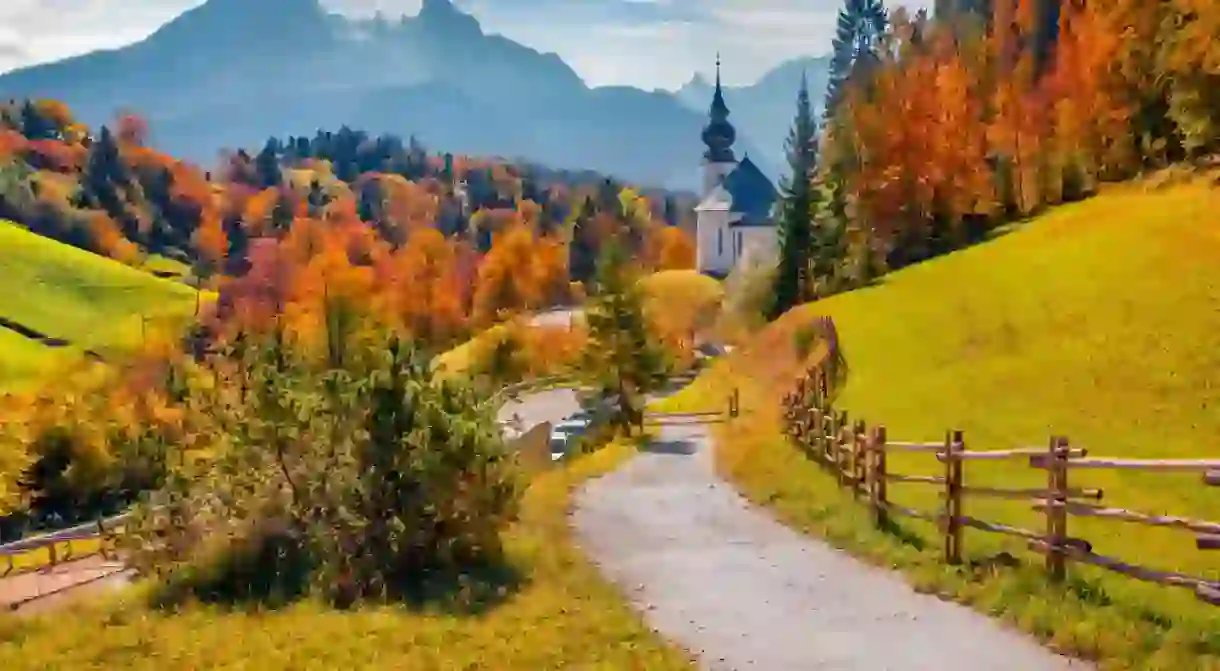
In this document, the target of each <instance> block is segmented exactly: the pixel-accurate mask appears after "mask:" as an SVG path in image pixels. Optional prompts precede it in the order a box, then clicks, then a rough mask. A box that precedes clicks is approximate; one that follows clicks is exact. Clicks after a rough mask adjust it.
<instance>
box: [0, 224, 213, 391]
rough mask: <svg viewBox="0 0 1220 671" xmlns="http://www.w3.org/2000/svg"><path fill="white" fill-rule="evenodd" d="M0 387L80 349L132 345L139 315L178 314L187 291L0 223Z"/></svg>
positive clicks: (191, 301) (191, 305)
mask: <svg viewBox="0 0 1220 671" xmlns="http://www.w3.org/2000/svg"><path fill="white" fill-rule="evenodd" d="M0 249H3V250H4V254H3V255H0V295H3V296H4V298H3V300H0V319H3V322H0V323H2V324H5V326H3V327H0V389H5V388H13V387H16V386H20V385H22V384H24V383H26V382H30V381H33V380H34V379H35V378H37V376H38V375H40V374H42V373H44V372H47V371H49V370H51V369H53V368H54V366H56V365H57V364H59V363H64V362H67V361H71V360H74V359H76V358H79V357H80V356H81V355H82V354H83V353H84V352H85V351H92V352H95V353H97V354H99V355H102V356H106V355H107V354H109V353H111V352H115V351H121V350H124V349H128V348H131V347H134V346H137V345H138V344H139V342H140V338H141V328H142V319H143V318H150V319H154V320H159V319H162V318H172V317H175V316H185V315H190V314H192V313H193V311H194V309H195V290H194V289H192V288H191V287H188V286H186V285H184V284H180V283H176V282H172V281H169V280H163V279H159V278H157V277H154V276H152V275H150V274H148V273H144V272H141V271H139V270H135V269H133V268H130V267H128V266H125V265H123V264H121V263H118V262H116V261H112V260H110V259H107V258H105V257H102V256H97V255H95V254H91V253H89V252H85V251H82V250H79V249H76V248H75V247H70V246H68V245H65V244H62V243H59V242H55V241H54V240H50V239H47V238H44V237H41V236H38V235H35V234H33V233H30V232H29V231H27V230H25V229H24V228H21V227H19V226H17V225H15V224H12V223H9V222H5V221H0Z"/></svg>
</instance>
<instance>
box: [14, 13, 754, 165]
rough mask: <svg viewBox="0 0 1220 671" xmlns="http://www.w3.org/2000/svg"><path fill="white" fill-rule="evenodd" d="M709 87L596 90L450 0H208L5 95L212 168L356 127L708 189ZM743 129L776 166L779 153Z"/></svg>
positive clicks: (53, 66) (17, 82)
mask: <svg viewBox="0 0 1220 671" xmlns="http://www.w3.org/2000/svg"><path fill="white" fill-rule="evenodd" d="M710 95H711V94H710V93H708V95H707V96H706V97H705V98H704V100H703V101H702V109H699V107H700V106H699V105H694V104H692V105H686V104H683V103H682V102H680V101H679V99H678V98H677V97H675V96H674V95H673V94H672V93H667V92H645V91H641V90H638V89H634V88H630V87H598V88H590V87H589V86H587V85H586V84H585V83H584V81H583V80H582V79H581V78H580V77H579V76H578V75H577V74H576V72H575V71H573V70H572V69H571V68H570V67H569V66H568V65H567V64H566V63H564V62H563V60H562V59H560V58H559V56H557V55H556V54H553V53H547V54H543V53H539V52H538V51H535V50H533V49H531V48H528V47H526V46H523V45H521V44H518V43H516V42H513V41H512V40H509V39H507V38H505V37H503V36H500V35H493V34H487V33H485V32H484V31H483V29H482V27H481V26H480V24H479V22H478V21H477V20H476V19H475V18H474V17H472V16H470V15H469V14H466V13H463V12H462V11H460V10H459V9H457V8H456V7H454V6H453V5H452V4H451V2H450V1H449V0H424V2H423V6H422V9H421V11H420V13H419V14H418V15H417V16H415V17H403V18H401V19H397V20H393V21H387V20H384V19H382V18H377V19H374V20H365V21H355V20H349V19H346V18H344V17H342V16H339V15H337V14H330V13H327V12H326V11H325V10H324V9H323V8H322V7H321V6H320V5H319V4H318V2H317V0H259V1H258V2H250V1H249V0H208V1H207V2H206V3H204V4H202V5H200V6H198V7H195V8H194V9H191V10H189V11H187V12H184V13H183V14H182V15H180V16H178V17H177V18H176V19H174V20H173V21H171V22H169V23H167V24H165V25H164V26H162V27H161V28H160V29H158V30H157V31H156V32H155V33H153V34H152V35H150V36H149V37H148V38H146V39H145V40H143V41H141V42H138V43H135V44H132V45H129V46H126V47H123V48H119V49H114V50H106V51H96V52H92V53H89V54H85V55H82V56H77V57H74V58H69V59H65V60H62V61H59V62H55V63H49V64H44V65H38V66H33V67H29V68H25V69H22V70H18V71H14V72H11V73H8V74H6V75H3V76H0V98H3V99H10V98H24V97H49V98H56V99H59V100H62V101H63V102H65V103H66V104H68V105H69V106H70V107H71V108H72V109H73V110H74V111H76V113H77V115H78V117H79V118H80V119H81V120H82V121H85V122H86V123H89V124H90V125H94V126H96V125H98V124H101V123H105V122H107V121H109V120H111V119H113V118H114V115H115V113H116V112H117V111H119V110H120V109H130V110H133V111H136V112H138V113H139V114H141V115H142V116H144V117H145V118H146V119H148V121H149V123H150V126H151V129H152V141H153V143H154V144H155V145H156V146H157V147H158V148H159V149H162V150H164V151H166V152H169V153H172V154H175V155H179V156H183V157H186V158H190V159H193V160H195V161H198V162H201V163H205V164H210V163H212V162H213V161H214V159H215V157H216V155H217V152H218V151H219V150H220V149H222V148H235V147H247V148H255V149H256V148H258V147H259V146H261V144H262V142H264V141H265V140H266V138H267V137H269V136H272V135H275V136H280V137H282V136H287V135H294V134H295V135H312V134H313V132H314V131H316V130H317V129H319V128H335V127H339V126H341V125H344V124H346V125H350V126H353V127H359V128H363V129H366V130H368V131H370V132H372V133H379V132H391V133H396V134H401V135H408V134H413V135H416V136H417V137H418V138H419V139H420V140H421V141H422V142H423V143H425V144H426V145H429V146H432V147H434V148H436V149H439V150H444V151H453V152H460V153H470V154H480V155H500V156H505V157H513V158H517V157H520V158H524V159H528V160H531V161H535V162H541V163H545V164H547V165H551V166H553V167H556V168H586V169H591V170H597V171H599V172H605V173H609V174H613V175H615V176H618V177H620V178H622V179H626V180H630V181H632V182H636V183H642V184H645V185H655V186H665V187H670V188H692V187H694V186H695V185H697V184H698V175H699V173H698V162H699V158H700V156H701V155H702V151H703V146H702V143H701V141H700V139H699V135H700V129H701V128H702V126H703V123H704V120H705V115H706V106H707V102H708V101H709V100H710ZM739 137H740V138H741V139H739V141H738V145H739V148H740V151H750V152H751V156H757V157H759V160H758V162H759V164H760V167H762V168H763V169H764V170H765V171H768V172H770V173H772V174H774V171H775V169H776V167H777V164H776V163H774V162H771V161H769V160H768V159H767V156H768V154H774V153H775V151H774V150H772V151H771V152H765V151H759V149H758V147H757V146H756V145H754V144H753V143H752V142H751V140H750V133H749V132H748V131H743V132H742V133H741V135H739ZM751 150H752V151H751Z"/></svg>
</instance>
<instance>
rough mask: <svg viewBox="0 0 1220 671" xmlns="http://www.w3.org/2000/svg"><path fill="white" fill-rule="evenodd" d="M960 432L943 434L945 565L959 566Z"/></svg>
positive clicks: (961, 444)
mask: <svg viewBox="0 0 1220 671" xmlns="http://www.w3.org/2000/svg"><path fill="white" fill-rule="evenodd" d="M965 447H966V445H965V441H964V440H963V436H962V432H961V431H952V432H946V433H945V507H944V519H943V521H942V525H943V526H944V534H945V539H944V542H945V563H946V564H960V563H961V562H962V521H961V517H962V460H961V459H960V454H961V451H962V450H963V449H965Z"/></svg>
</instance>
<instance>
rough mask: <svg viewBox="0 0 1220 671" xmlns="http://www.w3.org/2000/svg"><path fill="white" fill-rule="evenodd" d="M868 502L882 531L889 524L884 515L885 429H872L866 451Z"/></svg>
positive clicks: (874, 520) (874, 519) (887, 517)
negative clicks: (869, 443) (870, 439)
mask: <svg viewBox="0 0 1220 671" xmlns="http://www.w3.org/2000/svg"><path fill="white" fill-rule="evenodd" d="M868 478H869V490H868V493H869V502H870V503H871V504H872V507H873V522H874V523H875V524H876V525H877V528H879V529H883V528H885V527H886V526H888V524H889V516H888V515H887V514H886V510H885V504H886V487H885V427H884V426H878V427H877V428H875V429H873V440H872V444H871V445H869V451H868Z"/></svg>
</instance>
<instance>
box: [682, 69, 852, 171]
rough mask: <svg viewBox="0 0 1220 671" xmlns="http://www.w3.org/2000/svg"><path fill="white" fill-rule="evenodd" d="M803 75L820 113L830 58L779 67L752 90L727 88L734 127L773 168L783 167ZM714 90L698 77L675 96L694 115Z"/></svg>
mask: <svg viewBox="0 0 1220 671" xmlns="http://www.w3.org/2000/svg"><path fill="white" fill-rule="evenodd" d="M802 73H804V74H805V75H806V76H807V77H808V81H809V97H810V98H811V99H812V101H813V105H814V107H815V109H817V110H819V111H820V109H821V107H822V99H823V97H824V96H825V93H826V86H827V83H828V81H829V79H830V57H829V56H817V57H805V58H794V59H792V60H788V61H785V62H783V63H781V64H779V65H778V66H776V67H775V68H773V69H771V70H770V71H768V72H767V73H766V74H765V75H763V76H762V77H761V78H760V79H759V80H758V81H757V82H755V83H753V84H751V85H749V86H725V87H723V89H724V100H725V103H726V104H728V106H729V110H730V111H731V112H732V118H731V121H732V122H733V124H734V126H736V128H737V130H738V132H739V133H744V134H746V135H748V136H749V137H750V138H751V139H752V140H754V141H755V142H756V143H757V144H758V145H759V146H760V147H762V148H763V149H764V153H763V157H764V158H765V159H766V160H768V161H770V162H771V165H781V166H782V165H783V161H784V140H785V139H787V137H788V129H789V127H791V125H792V118H793V116H794V115H795V114H796V93H797V90H798V89H799V88H800V85H801V74H802ZM712 90H713V84H712V83H711V82H709V81H707V80H706V79H705V78H704V77H703V76H702V75H699V74H696V75H695V76H694V77H693V78H692V79H691V80H690V81H689V82H687V83H686V84H684V85H683V86H682V88H680V89H678V90H677V91H676V92H675V96H676V97H677V98H678V100H680V101H681V102H682V103H683V104H684V105H686V106H687V107H688V108H690V109H691V111H695V112H703V111H705V110H706V109H707V104H708V101H709V100H711V97H712ZM751 157H753V154H751ZM771 174H772V175H774V174H776V173H774V172H773V173H771Z"/></svg>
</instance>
